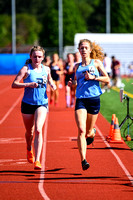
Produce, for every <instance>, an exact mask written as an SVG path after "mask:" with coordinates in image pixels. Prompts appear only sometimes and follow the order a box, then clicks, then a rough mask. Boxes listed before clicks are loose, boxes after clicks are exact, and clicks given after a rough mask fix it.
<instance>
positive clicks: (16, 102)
mask: <svg viewBox="0 0 133 200" xmlns="http://www.w3.org/2000/svg"><path fill="white" fill-rule="evenodd" d="M22 95H23V94H21V95H20V96H19V98H18V99H17V100H16V101H15V103H14V104H13V105H12V106H11V108H10V109H9V110H8V111H7V113H6V114H5V115H4V117H3V118H2V119H1V120H0V124H2V123H3V122H4V121H5V119H6V118H7V117H8V115H9V114H10V113H11V112H12V110H13V109H14V107H15V106H16V105H17V104H18V102H19V101H20V100H21V99H22Z"/></svg>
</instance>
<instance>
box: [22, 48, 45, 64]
mask: <svg viewBox="0 0 133 200" xmlns="http://www.w3.org/2000/svg"><path fill="white" fill-rule="evenodd" d="M34 51H42V52H43V56H44V54H45V50H44V49H43V48H42V47H41V46H33V47H32V48H31V50H30V56H31V55H32V53H33V52H34ZM29 63H32V60H31V59H30V58H29V59H27V60H26V62H25V64H29Z"/></svg>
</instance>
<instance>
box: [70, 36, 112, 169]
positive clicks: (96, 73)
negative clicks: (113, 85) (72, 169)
mask: <svg viewBox="0 0 133 200" xmlns="http://www.w3.org/2000/svg"><path fill="white" fill-rule="evenodd" d="M78 49H79V52H80V54H81V57H82V61H81V62H80V63H78V64H76V66H75V79H76V80H77V88H76V105H75V120H76V124H77V127H78V138H77V144H78V149H79V153H80V157H81V165H82V169H83V170H87V169H88V168H89V167H90V164H89V163H88V162H87V160H86V149H87V145H89V144H91V143H92V142H93V140H94V137H95V133H96V129H94V126H95V123H96V120H97V117H98V113H99V110H100V95H101V94H102V91H101V87H100V85H99V82H104V83H109V77H108V74H107V72H106V70H105V69H104V66H103V63H102V62H103V56H104V55H103V52H102V49H101V47H100V46H99V45H97V44H96V43H94V42H93V43H92V42H91V41H90V40H88V39H83V40H80V42H79V45H78ZM71 85H72V79H70V81H69V82H68V86H70V87H71Z"/></svg>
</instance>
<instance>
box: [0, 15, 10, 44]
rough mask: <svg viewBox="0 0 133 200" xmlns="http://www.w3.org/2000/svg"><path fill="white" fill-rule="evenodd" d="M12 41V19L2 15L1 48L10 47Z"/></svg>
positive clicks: (0, 23)
mask: <svg viewBox="0 0 133 200" xmlns="http://www.w3.org/2000/svg"><path fill="white" fill-rule="evenodd" d="M11 40H12V34H11V17H10V16H8V15H0V47H4V46H7V45H10V44H11Z"/></svg>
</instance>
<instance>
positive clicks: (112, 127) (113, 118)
mask: <svg viewBox="0 0 133 200" xmlns="http://www.w3.org/2000/svg"><path fill="white" fill-rule="evenodd" d="M115 118H116V115H115V114H112V119H111V125H110V130H109V135H108V136H107V137H106V140H107V141H109V140H111V138H112V136H113V132H114V122H115Z"/></svg>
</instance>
